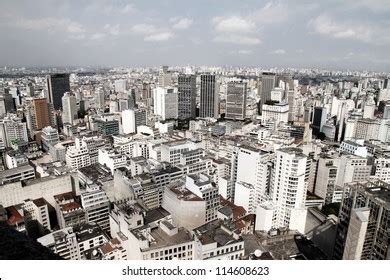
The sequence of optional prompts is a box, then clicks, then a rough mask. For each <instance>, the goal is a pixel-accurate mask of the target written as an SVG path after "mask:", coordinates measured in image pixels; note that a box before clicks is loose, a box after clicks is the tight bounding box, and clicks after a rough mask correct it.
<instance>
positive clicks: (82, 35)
mask: <svg viewBox="0 0 390 280" xmlns="http://www.w3.org/2000/svg"><path fill="white" fill-rule="evenodd" d="M68 39H71V40H83V39H85V33H80V34H70V35H69V36H68Z"/></svg>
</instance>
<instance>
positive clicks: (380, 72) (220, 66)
mask: <svg viewBox="0 0 390 280" xmlns="http://www.w3.org/2000/svg"><path fill="white" fill-rule="evenodd" d="M162 65H166V66H168V67H169V68H185V67H208V68H213V67H215V68H228V67H232V68H247V69H261V70H265V71H267V70H271V69H277V70H284V71H288V70H297V71H302V70H316V71H338V72H360V73H363V72H369V73H375V74H388V75H390V70H389V71H382V70H374V69H357V68H355V69H353V68H321V67H294V66H285V67H282V66H270V67H266V66H249V65H195V64H186V65H168V64H161V65H134V66H132V65H29V66H26V65H0V69H4V68H5V67H7V68H18V69H20V68H25V69H26V70H29V69H41V70H53V69H55V68H58V69H64V68H71V69H76V68H87V69H93V70H95V69H115V68H126V69H137V68H156V69H158V68H159V67H161V66H162Z"/></svg>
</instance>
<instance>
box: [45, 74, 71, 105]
mask: <svg viewBox="0 0 390 280" xmlns="http://www.w3.org/2000/svg"><path fill="white" fill-rule="evenodd" d="M47 91H48V93H49V102H50V103H52V104H53V106H54V109H55V110H59V109H61V108H62V96H64V93H65V92H69V91H70V83H69V74H52V75H49V76H48V77H47Z"/></svg>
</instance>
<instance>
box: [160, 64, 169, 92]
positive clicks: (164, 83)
mask: <svg viewBox="0 0 390 280" xmlns="http://www.w3.org/2000/svg"><path fill="white" fill-rule="evenodd" d="M158 86H159V87H170V86H172V76H171V72H169V70H168V66H161V68H160V71H159V73H158Z"/></svg>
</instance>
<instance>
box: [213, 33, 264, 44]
mask: <svg viewBox="0 0 390 280" xmlns="http://www.w3.org/2000/svg"><path fill="white" fill-rule="evenodd" d="M214 42H218V43H231V44H237V45H248V46H251V45H259V44H261V40H260V39H258V38H256V37H252V36H243V35H238V34H230V35H218V36H216V37H215V38H214Z"/></svg>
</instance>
